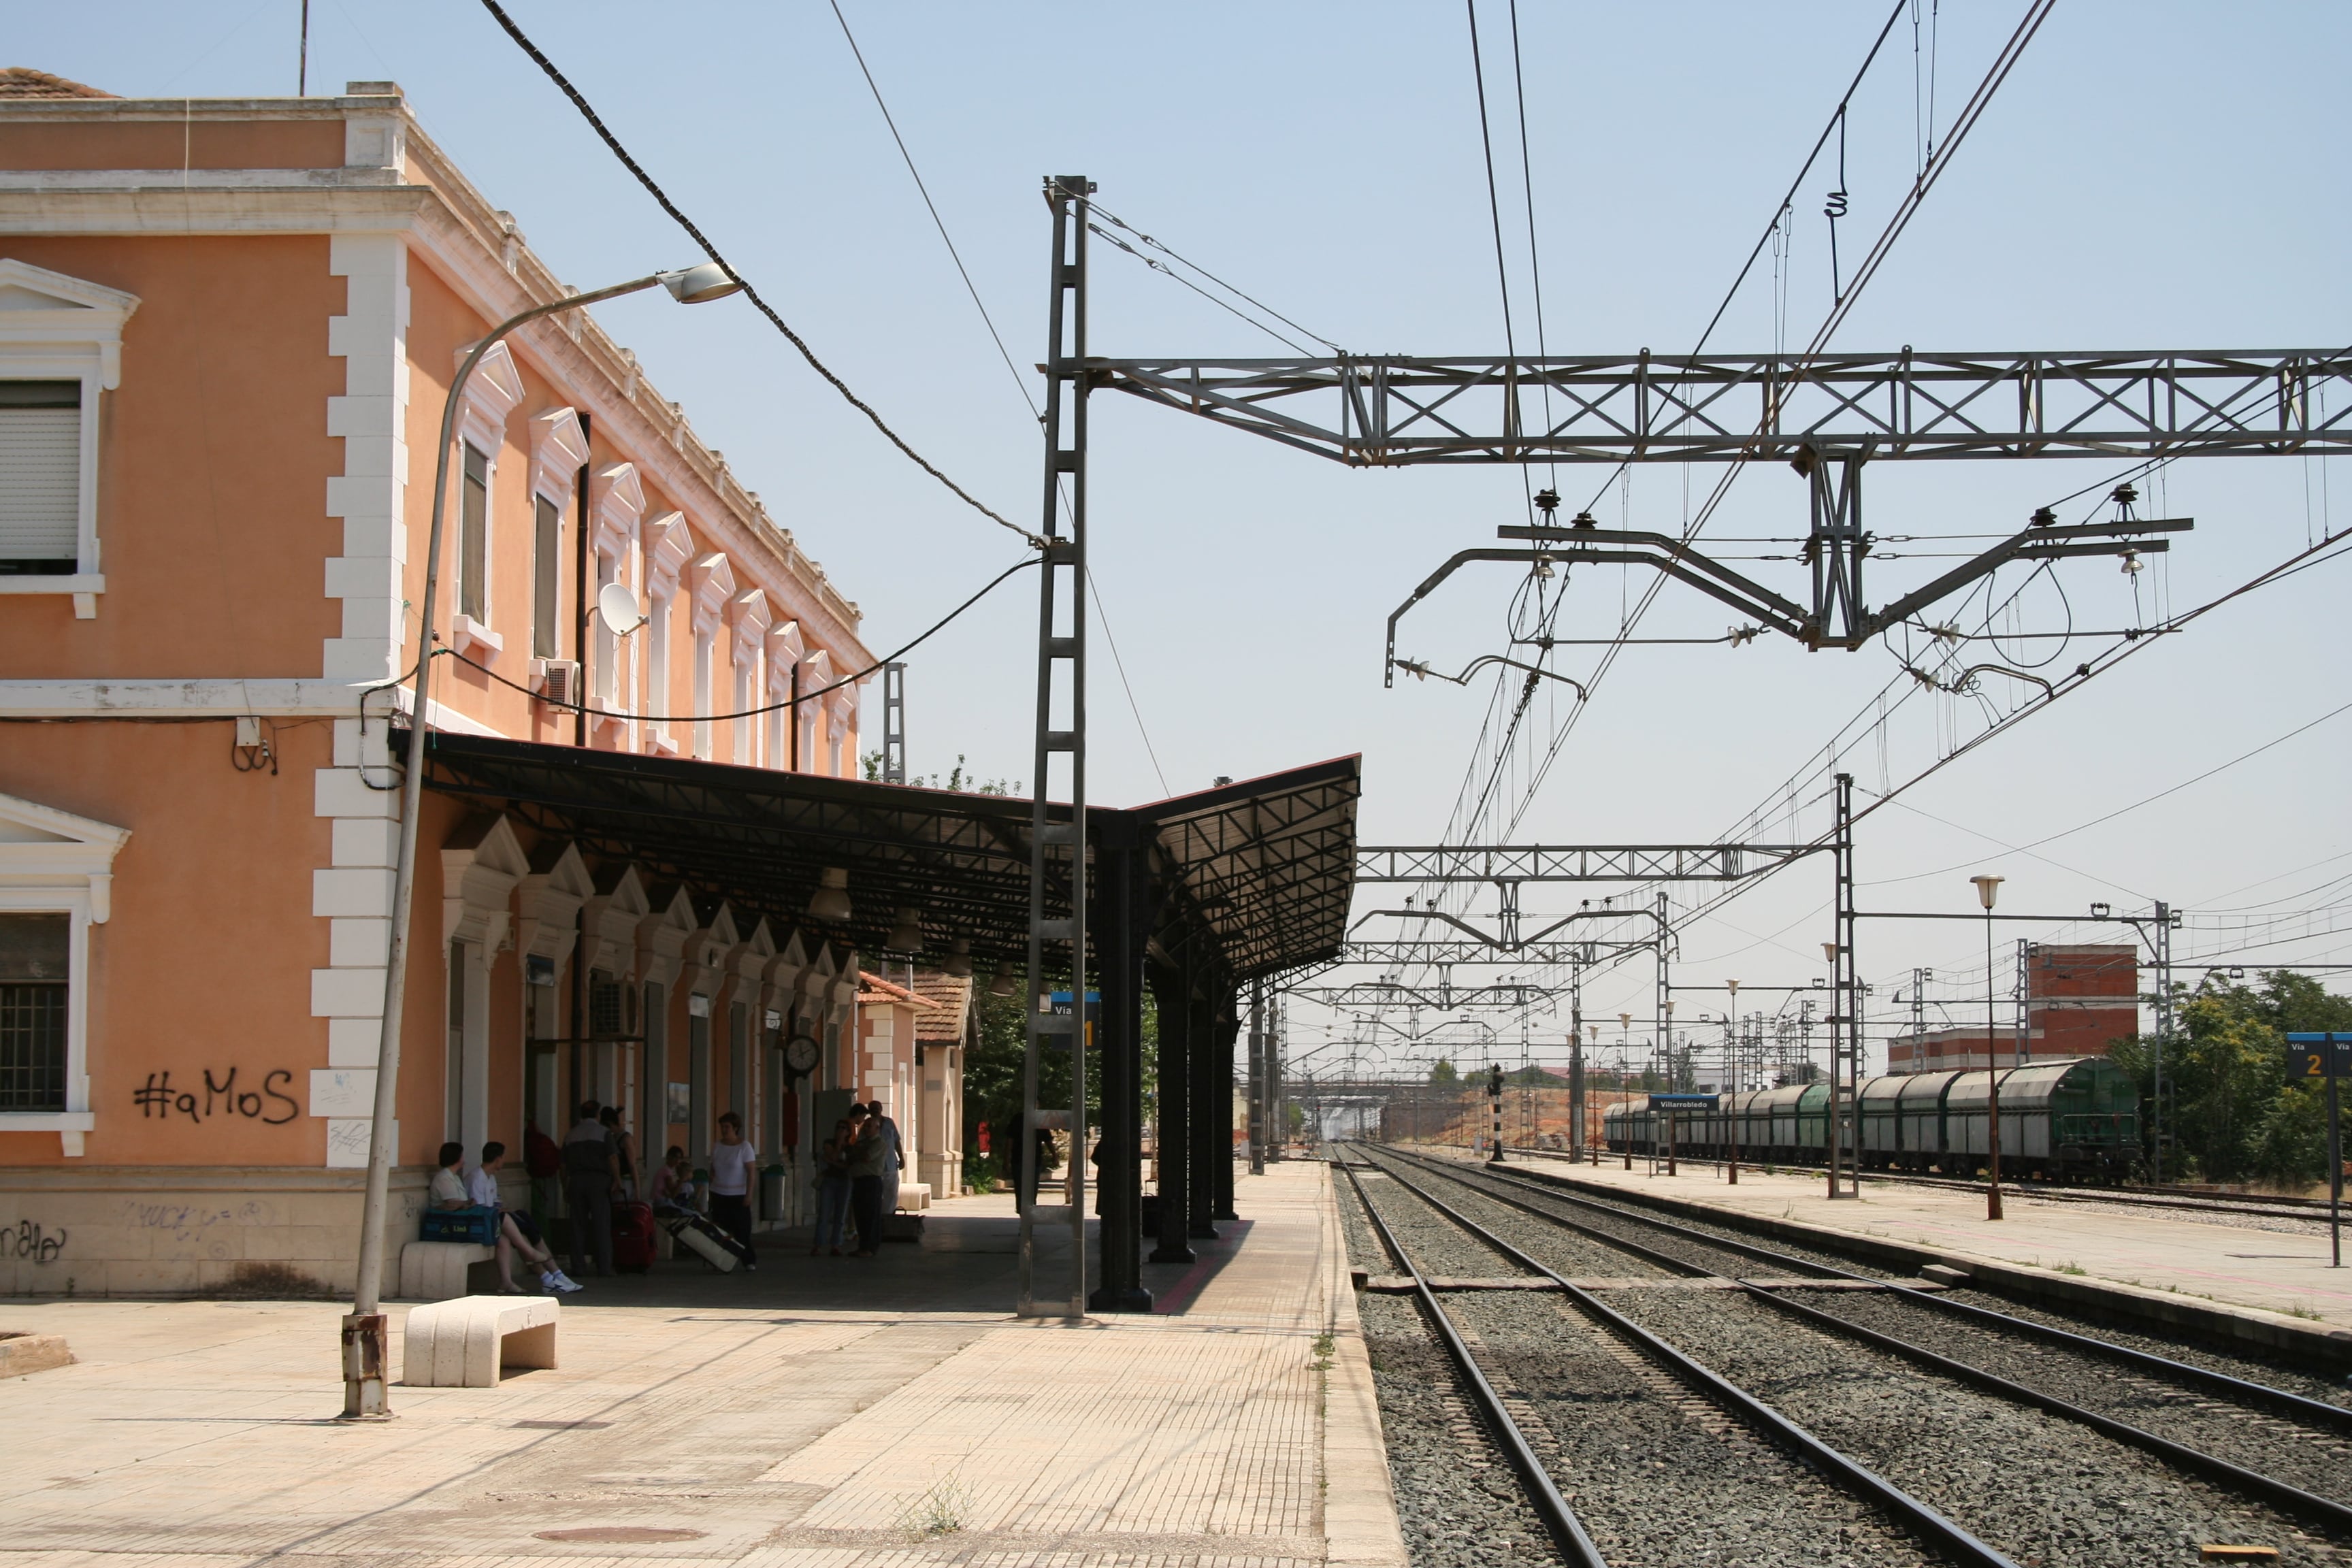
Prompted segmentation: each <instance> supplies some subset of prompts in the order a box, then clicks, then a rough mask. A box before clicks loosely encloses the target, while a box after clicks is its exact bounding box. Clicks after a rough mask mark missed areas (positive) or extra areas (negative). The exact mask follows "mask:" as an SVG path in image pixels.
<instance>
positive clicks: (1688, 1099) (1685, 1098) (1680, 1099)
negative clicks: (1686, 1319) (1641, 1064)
mask: <svg viewBox="0 0 2352 1568" xmlns="http://www.w3.org/2000/svg"><path fill="white" fill-rule="evenodd" d="M2346 1038H2347V1039H2352V1035H2347V1036H2346ZM1715 1100H1716V1097H1715V1096H1714V1095H1711V1094H1654V1095H1652V1096H1650V1109H1651V1110H1681V1109H1683V1108H1684V1107H1685V1106H1692V1105H1713V1104H1714V1103H1715Z"/></svg>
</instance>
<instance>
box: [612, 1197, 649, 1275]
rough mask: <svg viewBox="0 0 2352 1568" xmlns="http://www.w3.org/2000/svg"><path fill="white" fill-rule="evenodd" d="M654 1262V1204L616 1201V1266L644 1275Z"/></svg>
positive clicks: (614, 1258)
mask: <svg viewBox="0 0 2352 1568" xmlns="http://www.w3.org/2000/svg"><path fill="white" fill-rule="evenodd" d="M653 1262H654V1205H651V1204H646V1203H634V1202H627V1203H616V1204H614V1205H613V1267H614V1268H617V1269H620V1270H621V1271H622V1272H623V1273H625V1274H643V1273H644V1272H645V1271H646V1269H648V1268H652V1267H653Z"/></svg>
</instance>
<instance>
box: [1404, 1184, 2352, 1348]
mask: <svg viewBox="0 0 2352 1568" xmlns="http://www.w3.org/2000/svg"><path fill="white" fill-rule="evenodd" d="M1430 1152H1433V1153H1434V1152H1440V1151H1436V1150H1432V1151H1430ZM1514 1158H1517V1156H1514ZM1524 1163H1526V1164H1527V1165H1528V1166H1529V1167H1530V1168H1532V1169H1547V1168H1549V1169H1551V1170H1556V1171H1562V1172H1565V1171H1568V1170H1570V1169H1573V1171H1574V1172H1575V1173H1576V1175H1577V1177H1578V1179H1579V1180H1580V1181H1587V1182H1596V1183H1600V1184H1605V1185H1608V1186H1612V1187H1624V1188H1627V1189H1629V1190H1632V1191H1635V1192H1642V1193H1650V1194H1658V1195H1660V1196H1664V1197H1672V1198H1676V1199H1679V1200H1682V1201H1684V1202H1686V1203H1703V1204H1712V1205H1719V1206H1721V1207H1724V1208H1727V1209H1734V1210H1739V1211H1744V1212H1746V1213H1748V1214H1752V1215H1766V1216H1769V1217H1770V1218H1774V1219H1793V1220H1798V1221H1801V1222H1802V1223H1804V1224H1807V1225H1815V1226H1824V1227H1827V1228H1829V1229H1832V1230H1843V1231H1850V1232H1853V1233H1854V1234H1857V1235H1863V1236H1872V1237H1880V1238H1883V1239H1885V1240H1888V1241H1896V1242H1905V1243H1909V1244H1912V1245H1916V1246H1925V1247H1935V1248H1937V1250H1939V1251H1944V1252H1950V1253H1958V1254H1965V1255H1967V1256H1969V1257H1973V1258H1988V1259H1991V1260H1993V1261H1996V1262H2002V1263H2013V1264H2022V1265H2025V1266H2027V1267H2029V1268H2051V1269H2058V1270H2061V1271H2063V1272H2066V1273H2070V1274H2071V1273H2074V1272H2076V1271H2078V1270H2079V1271H2080V1272H2081V1273H2082V1274H2084V1275H2086V1276H2089V1277H2090V1278H2093V1279H2103V1280H2108V1281H2111V1282H2115V1283H2118V1284H2125V1285H2136V1286H2138V1287H2140V1288H2141V1289H2150V1290H2160V1291H2170V1290H2175V1289H2177V1290H2179V1292H2180V1293H2182V1294H2184V1295H2190V1296H2196V1297H2199V1298H2201V1299H2203V1300H2210V1301H2214V1302H2217V1303H2221V1304H2222V1305H2226V1306H2231V1307H2250V1308H2253V1309H2256V1310H2262V1311H2268V1312H2280V1313H2285V1314H2287V1315H2290V1316H2293V1317H2296V1318H2301V1319H2309V1320H2315V1321H2319V1322H2324V1323H2326V1324H2327V1325H2328V1326H2330V1327H2333V1328H2352V1267H2347V1268H2329V1267H2328V1245H2327V1227H2326V1226H2325V1225H2310V1226H2300V1227H2298V1228H2297V1229H2296V1230H2294V1231H2278V1230H2258V1229H2253V1228H2250V1227H2247V1226H2232V1225H2227V1224H2222V1223H2219V1222H2218V1221H2215V1220H2210V1219H2200V1217H2199V1216H2198V1215H2194V1214H2184V1213H2182V1212H2181V1211H2179V1210H2178V1209H2149V1210H2139V1209H2128V1208H2126V1206H2125V1205H2119V1204H2087V1203H2072V1202H2067V1201H2064V1200H2054V1201H2053V1200H2050V1199H2038V1200H2037V1199H2035V1198H2033V1197H2032V1196H2030V1195H2023V1194H2012V1192H2011V1189H2009V1188H2006V1187H2004V1188H2003V1189H2002V1203H2003V1207H2004V1209H2005V1211H2006V1217H2004V1218H2002V1219H2000V1221H1998V1222H1996V1221H1992V1220H1988V1219H1987V1218H1985V1200H1984V1194H1983V1191H1982V1189H1979V1190H1978V1191H1976V1192H1973V1193H1969V1192H1961V1191H1958V1190H1956V1189H1953V1188H1948V1187H1925V1186H1910V1185H1906V1184H1899V1183H1893V1182H1872V1181H1865V1182H1864V1183H1863V1184H1862V1196H1861V1198H1860V1199H1859V1200H1856V1199H1853V1198H1841V1199H1839V1200H1837V1201H1835V1202H1832V1201H1831V1199H1830V1197H1829V1195H1828V1192H1829V1179H1828V1177H1827V1176H1826V1175H1824V1174H1819V1173H1806V1174H1802V1175H1798V1174H1791V1173H1780V1174H1776V1175H1767V1174H1765V1173H1763V1172H1762V1171H1760V1170H1754V1169H1750V1168H1748V1167H1746V1166H1743V1167H1741V1169H1740V1173H1739V1184H1738V1186H1736V1187H1735V1186H1732V1185H1730V1184H1727V1182H1725V1180H1724V1179H1723V1173H1722V1170H1721V1168H1720V1167H1719V1166H1717V1165H1712V1164H1704V1165H1702V1164H1684V1165H1682V1167H1681V1173H1680V1174H1678V1175H1674V1176H1669V1175H1667V1174H1665V1167H1664V1164H1663V1163H1661V1165H1660V1166H1659V1168H1658V1172H1657V1173H1656V1174H1654V1175H1653V1174H1652V1173H1651V1172H1650V1167H1649V1162H1648V1161H1647V1160H1646V1159H1643V1158H1640V1157H1636V1158H1635V1159H1634V1161H1633V1170H1631V1171H1627V1170H1626V1169H1625V1168H1624V1162H1623V1158H1622V1156H1613V1157H1604V1158H1603V1159H1602V1160H1601V1163H1600V1164H1598V1165H1591V1164H1579V1165H1575V1166H1572V1167H1571V1166H1570V1163H1569V1162H1568V1161H1567V1159H1566V1158H1565V1157H1561V1158H1558V1159H1547V1158H1545V1157H1544V1156H1542V1155H1538V1154H1529V1155H1527V1156H1525V1158H1524ZM2347 1241H2348V1242H2352V1237H2347ZM2346 1252H2347V1260H2352V1245H2347V1248H2346Z"/></svg>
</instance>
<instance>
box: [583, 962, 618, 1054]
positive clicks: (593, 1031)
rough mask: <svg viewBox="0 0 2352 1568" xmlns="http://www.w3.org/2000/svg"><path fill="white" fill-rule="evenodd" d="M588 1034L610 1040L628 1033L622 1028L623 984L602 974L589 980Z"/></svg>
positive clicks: (595, 975) (592, 976)
mask: <svg viewBox="0 0 2352 1568" xmlns="http://www.w3.org/2000/svg"><path fill="white" fill-rule="evenodd" d="M588 1033H589V1034H590V1036H592V1037H594V1038H596V1039H599V1040H610V1039H614V1038H616V1037H619V1036H621V1035H623V1034H625V1033H626V1031H625V1030H624V1029H623V1028H622V1027H621V983H620V982H619V981H617V980H608V979H606V978H604V976H603V975H601V974H594V975H591V976H590V977H589V980H588Z"/></svg>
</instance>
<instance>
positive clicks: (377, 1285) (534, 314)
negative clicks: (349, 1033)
mask: <svg viewBox="0 0 2352 1568" xmlns="http://www.w3.org/2000/svg"><path fill="white" fill-rule="evenodd" d="M656 284H658V285H660V286H661V287H663V288H665V289H668V290H669V292H670V297H671V298H672V299H674V300H677V302H678V303H680V304H681V305H699V304H702V303H704V302H706V301H708V300H720V299H724V298H726V297H727V296H728V295H730V294H733V293H738V292H740V290H741V289H742V287H743V285H742V282H741V281H740V279H737V278H736V277H735V275H734V274H733V273H731V272H730V271H729V270H728V269H727V268H724V267H722V266H720V265H719V263H717V262H715V261H706V262H704V263H703V264H702V265H700V266H698V267H688V268H680V269H678V270H677V271H675V272H655V273H649V274H647V275H646V277H643V278H634V279H630V280H629V281H628V282H626V283H615V284H614V285H613V286H612V287H611V288H609V289H592V290H591V291H590V292H588V293H585V294H573V295H572V296H570V297H569V298H567V299H562V300H555V301H554V302H552V303H551V304H546V305H535V306H533V307H532V308H531V309H530V310H525V311H522V312H521V313H520V314H519V315H514V316H509V317H508V318H507V319H506V320H505V321H500V322H499V324H498V325H497V326H496V327H494V328H492V329H491V330H490V331H489V333H488V336H486V337H484V338H483V339H482V340H481V341H480V342H478V343H476V344H475V345H474V347H473V352H471V353H468V354H467V356H466V359H465V363H462V364H460V365H459V366H458V367H457V374H456V375H455V376H454V377H452V378H451V379H450V382H449V393H448V396H447V397H446V400H445V401H444V403H443V405H442V410H441V446H440V449H439V451H438V452H437V453H436V454H435V459H434V468H433V521H432V527H431V532H430V534H429V535H428V538H427V542H426V544H425V597H424V599H423V601H422V604H421V605H420V606H419V609H418V614H417V622H416V624H417V627H418V636H417V656H416V668H415V675H414V685H413V688H412V692H411V700H410V703H409V743H408V765H407V770H406V773H405V776H404V779H403V780H402V784H401V792H400V848H399V854H398V857H397V858H395V859H394V863H393V874H392V928H391V937H390V942H389V943H388V946H387V949H386V952H385V955H384V984H383V1035H382V1037H381V1041H380V1043H379V1044H378V1046H377V1047H376V1074H375V1111H374V1124H373V1130H372V1131H371V1132H370V1134H369V1138H368V1167H367V1196H366V1198H365V1200H364V1202H363V1203H362V1207H361V1211H360V1216H361V1217H360V1263H359V1280H358V1284H357V1286H356V1287H355V1289H353V1290H352V1310H351V1314H350V1315H349V1316H348V1317H346V1318H344V1319H343V1322H342V1359H343V1418H344V1419H346V1420H359V1419H382V1418H383V1417H386V1416H389V1415H391V1414H392V1406H391V1403H390V1401H389V1400H388V1399H387V1398H386V1396H385V1377H386V1363H388V1361H389V1360H390V1342H391V1335H390V1332H389V1330H388V1329H387V1326H386V1323H385V1319H384V1316H383V1311H382V1310H380V1309H381V1303H382V1297H383V1215H384V1208H385V1206H386V1203H387V1201H388V1194H389V1192H390V1188H391V1184H392V1163H393V1159H394V1148H393V1133H394V1117H395V1116H396V1114H397V1111H398V1107H399V1085H400V1025H401V1002H402V1000H403V993H404V991H405V989H406V987H407V983H408V936H409V931H408V927H409V911H410V905H411V902H412V900H413V898H414V895H415V887H416V819H417V817H418V816H419V814H420V810H421V806H422V803H423V800H424V794H425V735H426V725H427V714H428V712H429V709H428V707H427V705H426V691H427V689H428V687H429V685H430V682H431V678H432V674H433V643H434V640H435V633H434V625H433V615H434V610H435V607H436V606H435V603H434V601H435V599H436V595H437V594H438V591H439V588H440V585H441V539H442V524H443V518H444V513H445V511H446V508H447V504H448V497H449V452H450V448H451V446H452V443H453V442H454V441H455V439H456V434H457V410H458V408H459V407H460V406H461V405H462V401H463V398H464V395H465V391H466V382H467V378H469V377H470V376H471V375H472V374H474V367H475V366H476V365H478V364H479V363H481V361H482V356H483V355H484V354H487V353H489V352H490V350H491V349H492V348H494V347H496V346H497V345H498V344H499V342H501V341H503V340H504V339H505V338H506V337H508V336H509V334H510V333H512V332H514V331H516V330H517V329H518V328H520V327H523V326H527V325H529V324H530V322H532V321H538V320H540V319H541V317H544V316H553V315H559V314H562V312H564V311H567V310H579V309H580V308H581V307H583V306H584V305H593V304H596V303H598V302H599V301H601V300H617V299H619V298H620V297H621V296H622V295H624V294H635V293H637V292H639V291H640V290H643V289H651V288H653V287H654V286H655V285H656ZM600 608H601V606H600Z"/></svg>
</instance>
